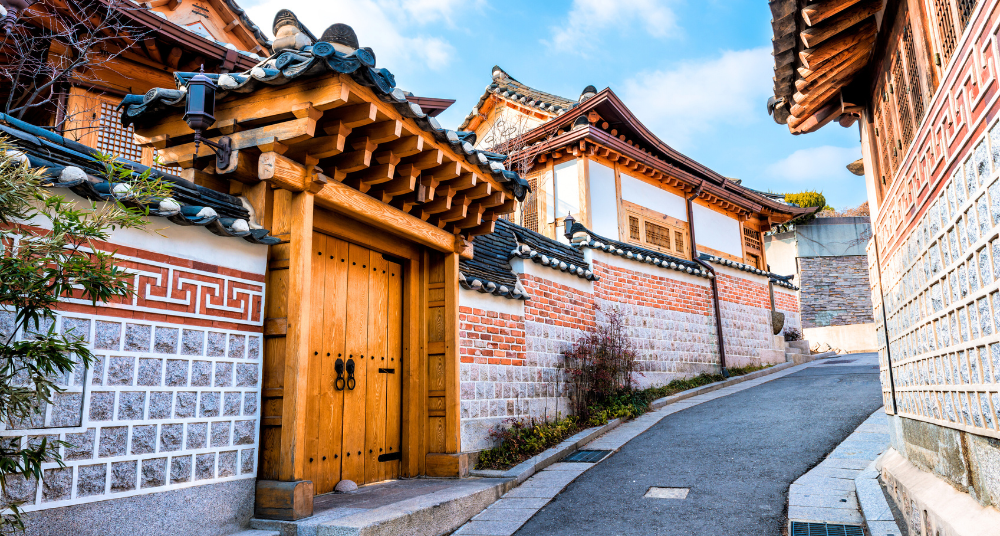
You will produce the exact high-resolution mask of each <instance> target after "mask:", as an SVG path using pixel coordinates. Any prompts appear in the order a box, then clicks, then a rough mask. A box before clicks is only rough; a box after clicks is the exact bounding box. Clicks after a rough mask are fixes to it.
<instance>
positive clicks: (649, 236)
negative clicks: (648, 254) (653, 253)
mask: <svg viewBox="0 0 1000 536" xmlns="http://www.w3.org/2000/svg"><path fill="white" fill-rule="evenodd" d="M645 223H646V242H649V243H650V244H653V245H656V246H660V247H661V248H667V249H670V246H671V241H670V229H667V228H666V227H663V226H661V225H656V224H655V223H653V222H649V221H647V222H645Z"/></svg>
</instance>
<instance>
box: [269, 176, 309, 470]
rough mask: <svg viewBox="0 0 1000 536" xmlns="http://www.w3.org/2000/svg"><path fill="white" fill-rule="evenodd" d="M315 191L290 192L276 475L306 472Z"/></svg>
mask: <svg viewBox="0 0 1000 536" xmlns="http://www.w3.org/2000/svg"><path fill="white" fill-rule="evenodd" d="M313 199H314V194H312V193H309V192H299V193H297V194H293V195H292V202H291V207H290V210H289V220H290V223H291V233H290V242H291V252H290V254H289V260H288V269H289V278H288V335H287V336H286V338H285V378H284V379H285V381H284V401H283V407H282V416H281V422H282V426H281V428H282V430H281V452H282V456H281V462H280V464H279V466H278V479H279V480H284V481H294V480H302V479H303V477H304V475H305V466H306V459H305V437H304V436H305V427H306V412H305V405H306V400H305V393H306V387H307V385H308V379H309V378H308V376H309V329H310V320H311V317H312V311H311V308H310V303H309V302H310V301H311V300H310V292H309V289H310V288H311V283H312V281H311V280H312V236H313Z"/></svg>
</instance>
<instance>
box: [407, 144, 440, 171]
mask: <svg viewBox="0 0 1000 536" xmlns="http://www.w3.org/2000/svg"><path fill="white" fill-rule="evenodd" d="M443 160H444V153H443V152H441V150H440V149H430V150H427V151H424V152H422V153H420V154H418V155H414V156H410V157H407V158H405V159H404V160H403V163H404V164H412V165H413V166H415V167H416V168H417V169H419V170H421V171H422V170H425V169H430V168H433V167H437V166H440V165H441V162H442V161H443Z"/></svg>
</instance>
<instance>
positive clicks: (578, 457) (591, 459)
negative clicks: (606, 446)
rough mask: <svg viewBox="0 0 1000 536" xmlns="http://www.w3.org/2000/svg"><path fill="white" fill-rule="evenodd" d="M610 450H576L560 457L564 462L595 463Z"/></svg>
mask: <svg viewBox="0 0 1000 536" xmlns="http://www.w3.org/2000/svg"><path fill="white" fill-rule="evenodd" d="M610 452H611V451H610V450H578V451H576V452H574V453H573V454H570V455H569V456H566V457H565V458H563V459H562V461H564V462H578V463H597V462H599V461H601V460H603V459H604V457H605V456H607V455H608V454H609V453H610Z"/></svg>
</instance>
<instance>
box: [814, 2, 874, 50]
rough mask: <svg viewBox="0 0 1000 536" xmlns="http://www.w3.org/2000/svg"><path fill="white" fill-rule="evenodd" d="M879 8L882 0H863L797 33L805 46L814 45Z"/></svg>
mask: <svg viewBox="0 0 1000 536" xmlns="http://www.w3.org/2000/svg"><path fill="white" fill-rule="evenodd" d="M881 9H882V0H863V1H862V2H861V3H859V4H857V5H854V6H852V7H850V8H848V9H847V10H846V11H842V12H840V13H838V14H837V15H835V16H834V17H833V18H831V19H829V20H827V21H826V22H824V23H823V24H820V25H818V26H813V27H811V28H808V29H806V30H803V31H802V32H800V33H799V38H800V39H801V40H802V44H804V45H805V47H806V48H812V47H815V46H816V45H818V44H820V43H822V42H823V41H826V40H827V39H830V38H831V37H833V36H835V35H837V34H839V33H840V32H842V31H844V30H846V29H848V28H850V27H851V26H854V25H855V24H857V23H859V22H861V21H863V20H865V19H867V18H868V17H871V16H872V15H874V14H875V13H878V12H879V10H881Z"/></svg>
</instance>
